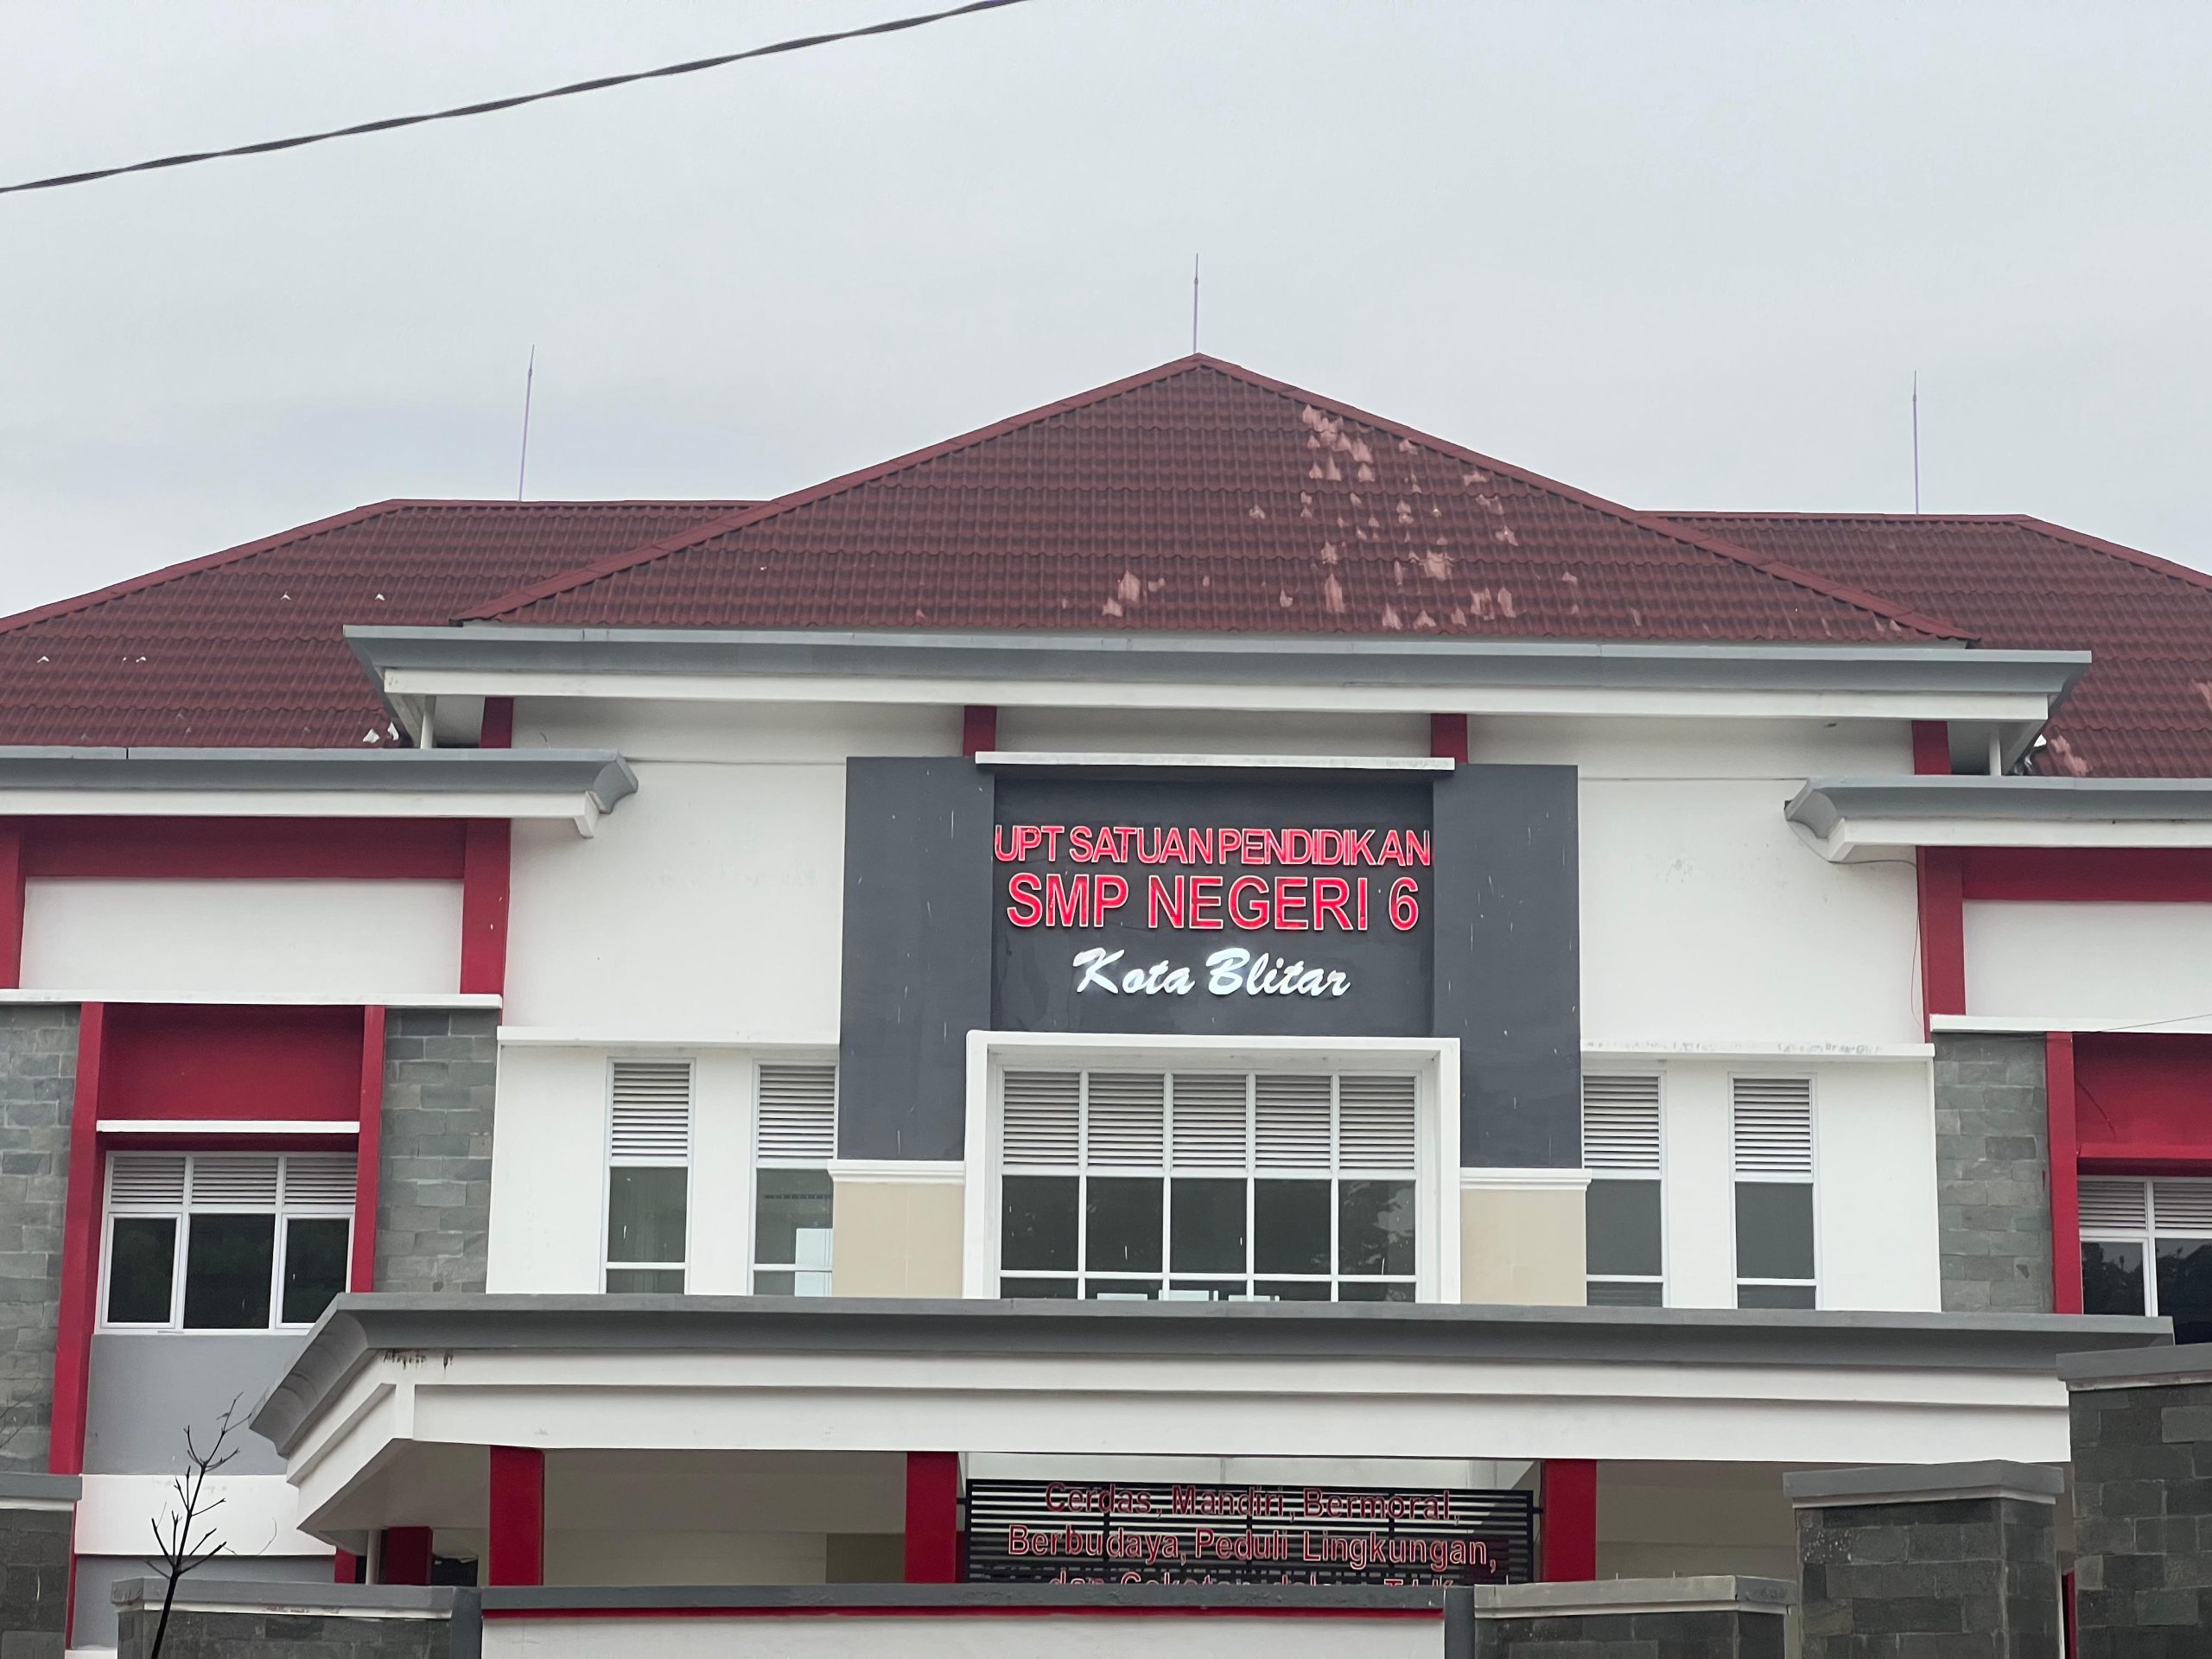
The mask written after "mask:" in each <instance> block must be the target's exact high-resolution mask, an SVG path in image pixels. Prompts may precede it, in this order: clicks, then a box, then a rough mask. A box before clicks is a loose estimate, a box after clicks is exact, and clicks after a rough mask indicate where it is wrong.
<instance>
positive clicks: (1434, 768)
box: [976, 749, 1459, 772]
mask: <svg viewBox="0 0 2212 1659" xmlns="http://www.w3.org/2000/svg"><path fill="white" fill-rule="evenodd" d="M976 765H977V766H1002V767H1006V768H1007V769H1009V770H1011V769H1014V768H1018V767H1033V766H1043V767H1056V766H1084V767H1112V768H1118V769H1132V770H1144V771H1151V770H1155V769H1158V768H1160V767H1198V768H1200V769H1203V770H1205V771H1209V772H1222V771H1252V772H1450V771H1451V770H1452V768H1453V767H1455V766H1458V765H1459V762H1458V761H1456V760H1452V759H1451V758H1450V757H1448V756H1434V757H1432V756H1429V755H1425V754H1421V755H1412V754H1408V755H1386V754H1117V753H1109V752H1107V751H1104V750H1099V749H1080V750H1077V749H1065V750H1031V749H985V750H984V751H982V753H980V754H978V755H977V756H976Z"/></svg>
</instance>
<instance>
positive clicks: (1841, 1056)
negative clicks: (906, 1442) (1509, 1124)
mask: <svg viewBox="0 0 2212 1659" xmlns="http://www.w3.org/2000/svg"><path fill="white" fill-rule="evenodd" d="M1582 1053H1583V1057H1584V1058H1601V1059H1625V1060H1636V1059H1656V1060H1669V1059H1677V1060H1770V1059H1772V1060H1820V1061H1822V1062H1828V1061H1836V1060H1929V1059H1933V1058H1935V1057H1936V1048H1935V1045H1933V1044H1932V1043H1777V1042H1760V1041H1756V1040H1753V1039H1738V1038H1719V1039H1714V1040H1713V1041H1711V1042H1696V1041H1682V1040H1679V1039H1667V1038H1652V1039H1641V1040H1639V1039H1635V1038H1603V1039H1599V1038H1586V1039H1583V1044H1582Z"/></svg>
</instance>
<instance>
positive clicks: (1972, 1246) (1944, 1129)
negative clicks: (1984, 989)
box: [1936, 1033, 2051, 1313]
mask: <svg viewBox="0 0 2212 1659" xmlns="http://www.w3.org/2000/svg"><path fill="white" fill-rule="evenodd" d="M1936 1189H1937V1190H1936V1224H1937V1230H1938V1234H1939V1237H1940V1248H1941V1250H1942V1273H1943V1311H1944V1312H1945V1313H2050V1311H2051V1305H2050V1276H2051V1275H2050V1116H2049V1109H2048V1105H2047V1103H2046V1101H2045V1098H2044V1039H2043V1038H2042V1037H2041V1036H2039V1035H2035V1034H2032V1033H2031V1034H2029V1035H2025V1036H1994V1037H1992V1036H1952V1035H1948V1034H1945V1033H1937V1035H1936Z"/></svg>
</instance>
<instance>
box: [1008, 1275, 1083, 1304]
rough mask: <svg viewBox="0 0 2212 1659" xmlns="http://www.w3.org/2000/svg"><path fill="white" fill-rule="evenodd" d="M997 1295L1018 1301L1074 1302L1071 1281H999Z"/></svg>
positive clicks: (1073, 1285)
mask: <svg viewBox="0 0 2212 1659" xmlns="http://www.w3.org/2000/svg"><path fill="white" fill-rule="evenodd" d="M999 1294H1000V1295H1001V1296H1005V1297H1009V1298H1013V1299H1014V1300H1020V1301H1039V1300H1043V1301H1064V1302H1071V1301H1073V1300H1075V1281H1074V1280H1072V1279H1001V1280H1000V1281H999Z"/></svg>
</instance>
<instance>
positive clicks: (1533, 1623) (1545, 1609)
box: [1452, 1576, 1791, 1659]
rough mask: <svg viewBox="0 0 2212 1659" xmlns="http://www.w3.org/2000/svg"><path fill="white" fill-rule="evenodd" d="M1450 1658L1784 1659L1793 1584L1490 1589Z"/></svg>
mask: <svg viewBox="0 0 2212 1659" xmlns="http://www.w3.org/2000/svg"><path fill="white" fill-rule="evenodd" d="M1466 1593H1467V1594H1468V1596H1469V1597H1470V1598H1471V1600H1472V1602H1473V1606H1474V1618H1473V1631H1472V1634H1473V1638H1474V1639H1473V1644H1472V1647H1471V1649H1462V1650H1460V1651H1459V1652H1455V1653H1453V1654H1452V1659H1782V1653H1783V1624H1784V1616H1785V1615H1786V1614H1787V1613H1788V1612H1789V1605H1790V1599H1791V1598H1790V1594H1789V1586H1788V1585H1787V1584H1784V1583H1783V1581H1782V1580H1779V1579H1739V1578H1735V1577H1729V1576H1722V1577H1713V1578H1688V1579H1600V1580H1597V1581H1595V1582H1594V1583H1585V1584H1510V1585H1497V1586H1481V1587H1478V1588H1477V1589H1475V1590H1472V1591H1470V1592H1466Z"/></svg>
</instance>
